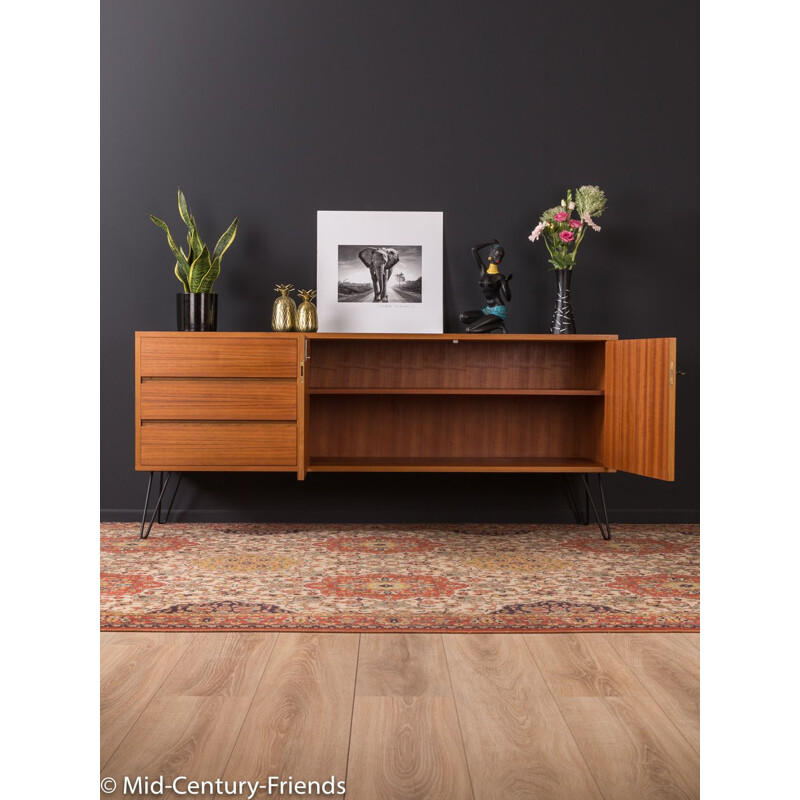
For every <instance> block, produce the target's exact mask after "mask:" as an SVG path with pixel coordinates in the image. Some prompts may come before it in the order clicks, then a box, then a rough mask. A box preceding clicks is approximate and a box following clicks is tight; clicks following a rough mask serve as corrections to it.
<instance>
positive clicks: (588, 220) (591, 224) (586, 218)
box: [581, 214, 600, 231]
mask: <svg viewBox="0 0 800 800" xmlns="http://www.w3.org/2000/svg"><path fill="white" fill-rule="evenodd" d="M581 219H582V220H583V221H584V222H585V223H586V224H587V225H588V226H589V227H590V228H591V229H592V230H594V231H599V230H600V226H599V225H598V224H597V223H596V222H595V221H594V220H593V219H592V218H591V217H590V216H589V215H588V214H584V215H583V216H582V217H581Z"/></svg>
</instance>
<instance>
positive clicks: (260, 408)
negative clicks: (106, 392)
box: [139, 378, 297, 420]
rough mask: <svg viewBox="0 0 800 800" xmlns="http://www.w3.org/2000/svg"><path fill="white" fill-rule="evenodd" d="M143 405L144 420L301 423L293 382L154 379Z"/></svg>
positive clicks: (146, 385) (143, 389) (143, 390)
mask: <svg viewBox="0 0 800 800" xmlns="http://www.w3.org/2000/svg"><path fill="white" fill-rule="evenodd" d="M139 401H140V403H141V418H142V419H165V420H173V419H205V420H217V419H252V420H260V419H285V420H295V419H297V383H296V382H295V381H293V380H264V379H255V380H250V379H241V378H240V379H225V378H220V379H217V378H206V379H203V378H197V379H195V378H187V379H177V380H176V379H159V378H152V379H147V380H144V381H142V386H141V389H140V393H139Z"/></svg>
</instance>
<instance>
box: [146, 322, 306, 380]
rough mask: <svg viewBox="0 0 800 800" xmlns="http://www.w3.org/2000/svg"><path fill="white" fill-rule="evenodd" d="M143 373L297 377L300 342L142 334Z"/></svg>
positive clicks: (198, 335)
mask: <svg viewBox="0 0 800 800" xmlns="http://www.w3.org/2000/svg"><path fill="white" fill-rule="evenodd" d="M140 362H141V363H140V375H141V377H173V378H176V377H184V378H189V377H191V378H294V377H295V376H296V374H297V342H296V340H295V338H294V337H289V338H285V339H284V338H253V337H241V336H237V335H225V334H214V333H186V334H182V335H181V336H143V337H141V341H140Z"/></svg>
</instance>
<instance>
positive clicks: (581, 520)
mask: <svg viewBox="0 0 800 800" xmlns="http://www.w3.org/2000/svg"><path fill="white" fill-rule="evenodd" d="M564 479H565V480H566V482H567V490H568V492H569V496H568V500H569V507H570V510H571V511H572V513H573V514H574V515H575V521H576V522H577V523H578V524H579V525H588V524H589V499H588V495H587V499H586V515H585V516H583V515H582V514H581V511H580V508H579V507H578V499H577V497H576V495H575V489H574V488H573V486H572V475H570V474H568V473H567V474H565V475H564Z"/></svg>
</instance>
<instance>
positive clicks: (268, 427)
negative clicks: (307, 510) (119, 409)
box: [140, 422, 297, 469]
mask: <svg viewBox="0 0 800 800" xmlns="http://www.w3.org/2000/svg"><path fill="white" fill-rule="evenodd" d="M140 444H141V455H142V460H141V463H142V466H143V467H145V468H147V467H150V468H152V469H160V468H173V469H179V468H186V469H189V468H191V467H206V468H209V467H212V468H213V467H216V468H220V469H224V468H225V467H247V466H249V467H261V466H294V465H295V464H296V463H297V426H296V425H294V424H288V423H286V424H284V423H280V422H144V423H142V430H141V440H140Z"/></svg>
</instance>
